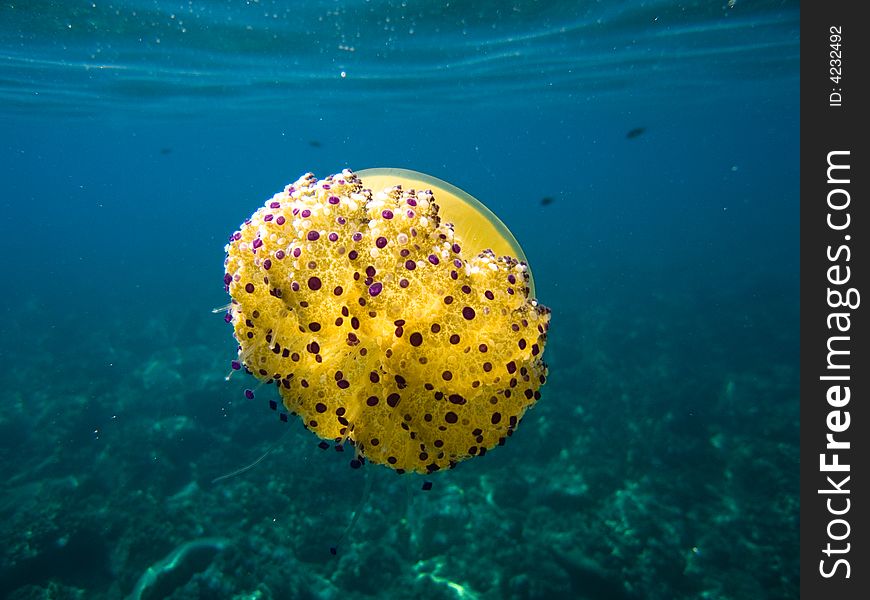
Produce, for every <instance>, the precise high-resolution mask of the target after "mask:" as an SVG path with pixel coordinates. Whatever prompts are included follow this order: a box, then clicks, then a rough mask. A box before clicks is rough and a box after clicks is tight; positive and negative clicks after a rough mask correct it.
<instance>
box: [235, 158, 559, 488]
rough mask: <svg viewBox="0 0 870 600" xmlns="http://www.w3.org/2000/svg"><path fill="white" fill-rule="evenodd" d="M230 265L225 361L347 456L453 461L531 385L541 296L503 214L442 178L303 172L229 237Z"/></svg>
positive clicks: (531, 399)
mask: <svg viewBox="0 0 870 600" xmlns="http://www.w3.org/2000/svg"><path fill="white" fill-rule="evenodd" d="M224 266H225V275H224V284H225V289H226V291H227V292H228V293H229V295H230V296H231V299H232V300H231V303H230V304H229V306H228V312H227V315H226V317H227V321H228V322H230V323H231V324H232V327H233V332H234V336H235V339H236V340H237V342H238V356H237V358H236V359H235V360H233V361H232V367H233V369H234V370H244V371H247V372H249V373H250V374H251V375H253V377H255V378H256V379H258V380H260V381H262V382H264V383H266V384H271V385H274V386H275V387H276V388H277V390H278V392H279V395H280V400H281V403H282V405H283V407H279V406H278V402H277V401H276V400H270V405H271V407H272V408H273V409H274V410H279V411H280V415H281V418H282V420H287V418H288V417H287V415H297V416H298V417H299V419H300V420H301V421H302V423H303V424H304V426H305V427H306V428H307V429H309V430H310V431H312V432H313V433H315V434H316V435H317V436H319V437H320V438H322V439H323V440H324V441H323V442H321V447H324V448H325V447H328V445H329V444H328V443H327V441H328V442H330V443H335V444H339V445H343V444H351V445H352V446H353V447H354V449H355V455H354V459H353V460H352V461H351V465H352V466H359V465H360V464H361V463H362V462H363V461H366V460H367V461H368V462H370V463H376V464H382V465H386V466H388V467H390V468H392V469H395V470H396V471H397V472H398V473H405V472H417V473H432V472H434V471H438V470H440V469H444V468H452V467H454V466H456V464H458V463H459V462H461V461H463V460H466V459H468V458H472V457H476V456H483V455H484V454H486V452H487V451H489V450H492V449H493V448H494V447H495V446H498V445H502V444H504V442H505V440H506V439H507V438H508V437H509V436H511V435H512V434H513V432H514V431H515V430H516V428H517V426H518V425H519V423H520V420H521V419H522V418H523V415H524V414H525V412H526V411H527V410H528V409H529V408H531V407H532V406H533V405H534V404H535V403H536V402H537V400H538V399H539V398H540V387H541V386H542V385H543V384H544V382H545V381H546V377H547V366H546V364H545V363H544V360H543V352H544V346H545V344H546V340H547V330H548V326H549V321H550V310H549V309H548V308H546V307H545V306H543V305H541V304H539V303H538V302H537V300H536V299H535V287H534V280H533V279H532V273H531V271H530V270H529V267H528V264H527V261H526V257H525V254H524V253H523V251H522V249H521V247H520V245H519V243H518V242H517V240H516V239H515V238H514V236H513V235H512V234H511V232H510V231H509V230H508V229H507V227H506V226H505V225H504V224H503V223H502V222H501V221H500V220H499V219H498V218H497V217H496V216H495V215H494V214H493V213H492V212H491V211H490V210H489V209H487V208H486V207H485V206H484V205H483V204H481V203H480V202H478V201H477V200H476V199H474V198H473V197H471V196H470V195H468V194H467V193H465V192H463V191H462V190H460V189H458V188H456V187H454V186H452V185H450V184H448V183H446V182H444V181H441V180H439V179H436V178H434V177H431V176H428V175H424V174H422V173H417V172H414V171H408V170H402V169H368V170H364V171H360V172H358V173H354V172H353V171H351V170H349V169H345V170H344V171H342V172H341V173H338V174H335V175H330V176H328V177H326V178H324V179H317V178H316V177H315V176H314V175H313V174H311V173H307V174H305V175H304V176H302V177H301V178H299V179H298V180H297V181H296V182H294V183H293V184H291V185H288V186H287V187H286V188H285V189H284V190H283V191H282V192H280V193H278V194H275V195H274V196H273V197H272V198H271V199H269V200H267V201H266V202H265V204H264V206H263V207H261V208H259V209H258V210H257V211H256V212H255V213H254V214H253V215H252V216H251V217H250V218H249V219H247V220H245V221H244V223H243V224H242V225H241V226H240V227H239V229H238V230H237V231H235V232H234V233H233V234H232V235H231V236H230V240H229V243H228V244H227V245H226V259H225V262H224ZM246 395H247V396H248V397H252V396H253V393H252V392H251V391H250V390H247V391H246ZM285 411H286V412H285Z"/></svg>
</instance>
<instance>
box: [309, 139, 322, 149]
mask: <svg viewBox="0 0 870 600" xmlns="http://www.w3.org/2000/svg"><path fill="white" fill-rule="evenodd" d="M308 145H309V146H311V147H312V148H320V142H319V141H317V140H308Z"/></svg>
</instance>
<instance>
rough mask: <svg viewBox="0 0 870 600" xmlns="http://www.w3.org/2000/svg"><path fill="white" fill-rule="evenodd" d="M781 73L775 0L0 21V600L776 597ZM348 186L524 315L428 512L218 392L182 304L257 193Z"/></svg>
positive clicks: (231, 347) (793, 195)
mask: <svg viewBox="0 0 870 600" xmlns="http://www.w3.org/2000/svg"><path fill="white" fill-rule="evenodd" d="M798 46H799V12H798V3H797V2H749V1H746V0H742V1H741V0H737V2H735V3H733V4H732V5H730V6H729V5H728V4H727V3H725V2H721V3H720V2H717V3H709V4H706V3H691V4H690V3H673V2H660V1H655V2H646V3H633V2H608V1H604V2H556V1H553V2H532V1H519V0H518V1H517V2H510V3H507V2H467V1H462V2H453V1H451V2H412V1H411V0H407V1H405V2H381V1H377V0H376V1H372V2H363V1H358V0H355V1H352V2H325V1H324V2H306V3H292V2H290V3H287V2H266V1H260V2H256V1H253V0H252V1H250V2H183V3H182V2H179V3H173V2H162V1H149V2H141V1H137V2H114V3H103V2H100V1H99V0H95V1H94V2H93V3H91V2H87V3H75V4H73V3H63V2H6V3H4V4H3V5H2V6H0V183H2V187H3V195H2V198H0V207H2V209H0V210H2V212H0V215H2V226H3V230H2V232H3V234H2V236H0V256H3V257H4V260H3V269H2V271H3V278H4V281H5V285H4V298H5V300H4V302H3V305H2V309H3V311H2V321H0V335H2V339H3V344H2V350H0V356H2V358H3V364H4V366H5V368H4V369H3V371H2V375H0V389H2V391H3V395H2V401H0V407H2V410H0V481H2V482H3V483H2V486H3V487H2V495H0V540H2V541H3V544H2V550H0V597H8V598H18V599H23V598H80V597H81V598H121V597H126V596H128V595H129V596H130V597H134V598H138V597H141V598H161V597H170V598H234V597H237V598H338V597H340V596H344V597H355V598H381V597H383V598H405V597H407V598H411V597H413V598H438V599H441V598H445V599H446V598H481V599H489V598H517V599H519V598H588V599H590V600H598V599H605V598H650V599H658V598H662V599H666V598H667V599H672V598H735V599H737V598H753V599H756V598H793V597H796V595H797V586H798V567H797V559H798V547H797V542H798V525H797V509H798V496H797V493H798V490H797V483H798V471H797V466H798V309H799V303H798V202H799V188H798V173H799V172H798V150H799V126H798V116H799V101H798V84H799V77H798V66H799V61H798ZM638 129H642V131H640V133H639V134H637V135H633V136H629V135H628V134H629V132H631V131H632V130H638ZM377 166H398V167H404V168H410V169H414V170H418V171H423V172H426V173H430V174H432V175H435V176H437V177H440V178H442V179H445V180H447V181H449V182H451V183H453V184H455V185H457V186H459V187H461V188H462V189H464V190H466V191H468V192H469V193H471V194H472V195H474V196H475V197H477V198H478V199H480V200H481V201H482V202H484V203H485V204H486V205H487V206H489V207H490V208H491V209H492V210H493V211H494V212H495V213H496V214H498V215H499V217H501V219H502V220H503V221H504V222H505V223H506V224H507V225H508V226H509V227H510V229H511V230H512V231H513V233H514V234H515V236H516V238H517V239H518V240H519V241H520V243H521V244H522V246H523V248H524V250H525V253H526V255H527V256H528V259H529V263H530V265H531V267H532V269H533V271H534V275H535V283H536V287H537V296H538V299H539V300H540V302H541V303H543V304H545V305H547V306H549V307H551V308H552V310H553V315H552V324H551V329H550V335H549V339H548V343H547V348H546V352H545V359H546V361H547V363H548V364H549V367H550V377H549V380H548V382H547V384H546V385H545V386H544V387H543V388H542V398H541V400H540V401H539V403H538V404H537V405H536V406H535V407H534V408H533V409H532V410H531V411H530V412H529V413H528V414H527V415H526V417H525V418H524V420H523V421H522V424H521V427H520V428H519V429H518V430H517V432H516V434H515V435H514V436H512V438H511V439H510V440H508V443H507V444H505V446H504V447H503V448H497V449H495V450H494V451H492V452H491V453H489V454H487V456H486V457H484V458H476V459H474V460H471V461H467V462H464V463H462V464H460V465H459V466H458V467H457V468H456V469H455V470H453V471H450V472H446V473H437V474H435V475H433V476H432V477H430V478H428V479H427V480H431V481H432V482H433V489H432V490H430V491H422V490H421V484H422V481H423V480H424V479H423V478H420V477H417V476H410V475H408V476H401V477H399V476H396V475H395V474H394V473H392V472H391V471H390V470H388V469H386V468H384V467H381V466H379V465H366V466H365V468H363V469H361V470H359V471H355V470H352V469H350V468H348V466H347V459H348V458H349V457H348V456H341V455H338V454H337V453H336V452H334V451H332V450H330V451H328V452H321V451H320V450H319V449H318V448H317V442H318V440H317V438H316V437H314V436H313V435H312V434H311V433H309V432H307V431H305V430H304V429H303V428H302V427H301V425H300V424H299V423H298V422H295V421H292V420H291V422H290V423H289V424H286V425H283V424H281V423H280V422H279V421H278V419H277V418H276V417H275V414H274V413H272V412H271V411H269V409H268V407H267V406H266V399H267V398H268V396H269V394H271V393H273V392H272V391H271V390H269V389H267V388H264V389H262V390H260V391H258V394H257V399H256V400H255V401H253V402H252V401H248V400H246V399H245V398H244V395H243V393H242V391H243V390H244V389H245V388H247V387H251V386H253V385H254V384H255V383H256V382H255V381H254V380H253V378H250V377H248V378H247V379H246V378H245V377H244V376H242V377H238V376H236V377H233V379H232V380H231V381H230V382H226V381H225V380H224V376H225V375H226V373H227V371H228V370H229V361H230V360H231V359H232V358H234V357H235V348H236V346H235V342H234V340H233V338H232V331H231V328H230V327H229V326H227V325H226V324H225V323H224V322H223V319H222V318H221V315H213V314H211V312H210V311H211V309H212V308H214V307H219V306H222V305H224V304H226V303H227V301H228V298H227V296H226V294H225V293H224V291H223V283H222V277H223V258H224V249H223V248H224V244H225V241H226V238H227V236H228V235H229V234H230V233H231V232H232V231H234V230H235V229H236V228H237V227H238V225H239V223H241V222H242V220H244V219H245V218H246V217H247V216H249V215H250V214H251V213H252V212H253V211H254V210H255V209H256V208H257V207H259V206H261V205H262V203H263V202H264V201H265V200H266V199H267V198H269V197H270V196H271V195H272V194H273V193H275V192H278V191H280V190H281V189H282V188H283V187H284V185H286V184H288V183H290V182H292V181H294V180H295V179H296V178H298V177H299V176H300V175H302V174H303V173H305V172H307V171H311V172H314V173H315V174H316V175H318V176H319V177H324V176H326V175H328V174H330V173H334V172H338V171H340V170H341V169H343V168H352V169H355V170H359V169H364V168H368V167H377ZM543 198H550V199H551V200H550V201H548V202H547V203H543V202H542V199H543ZM274 398H275V399H277V394H275V396H274ZM270 448H272V451H271V452H270V453H269V454H268V456H266V458H265V459H263V461H261V462H260V463H259V464H258V465H257V466H256V467H255V468H253V469H251V470H249V471H246V472H245V473H243V474H241V475H238V476H236V477H233V478H230V479H227V480H224V481H221V482H219V483H216V484H212V483H211V480H212V479H214V478H215V477H219V476H221V475H224V474H227V473H229V472H232V471H234V470H235V469H237V468H239V467H242V466H244V465H246V464H249V463H251V462H253V461H254V460H256V459H257V458H258V457H260V456H261V455H262V454H263V453H264V452H266V451H267V450H268V449H270ZM367 479H368V483H367V484H366V480H367ZM366 485H370V486H371V491H370V492H369V493H368V494H367V495H365V497H364V498H363V500H362V502H360V498H361V497H363V496H364V494H363V491H364V489H365V487H366ZM355 511H357V512H359V518H358V519H357V520H356V523H355V525H354V527H353V529H352V530H351V531H350V532H349V533H348V534H347V535H346V536H345V537H344V538H343V539H342V537H341V536H342V534H343V531H344V530H345V528H346V526H347V524H348V523H349V522H350V521H351V516H352V515H353V514H354V512H355ZM339 540H341V543H340V544H339V551H338V553H337V555H336V556H332V555H331V554H330V553H329V551H328V549H329V547H330V546H333V545H336V544H337V543H338V542H339ZM173 553H174V554H173ZM173 557H174V558H175V559H176V560H175V561H173V560H171V559H172V558H173ZM149 568H151V571H150V572H149ZM149 573H151V574H153V575H154V577H153V578H149Z"/></svg>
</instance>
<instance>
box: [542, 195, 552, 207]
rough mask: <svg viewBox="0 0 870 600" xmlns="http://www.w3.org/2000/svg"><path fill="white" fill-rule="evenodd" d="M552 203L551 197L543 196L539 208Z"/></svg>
mask: <svg viewBox="0 0 870 600" xmlns="http://www.w3.org/2000/svg"><path fill="white" fill-rule="evenodd" d="M552 203H553V197H552V196H544V197H543V198H541V206H547V205H548V204H552Z"/></svg>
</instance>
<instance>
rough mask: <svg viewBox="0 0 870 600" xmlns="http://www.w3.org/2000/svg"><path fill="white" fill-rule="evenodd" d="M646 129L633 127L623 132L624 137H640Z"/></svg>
mask: <svg viewBox="0 0 870 600" xmlns="http://www.w3.org/2000/svg"><path fill="white" fill-rule="evenodd" d="M644 131H646V127H635V128H634V129H632V130H631V131H629V132H628V133H626V134H625V137H626V138H628V139H630V140H631V139H634V138H636V137H640V136H641V135H643V132H644Z"/></svg>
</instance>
